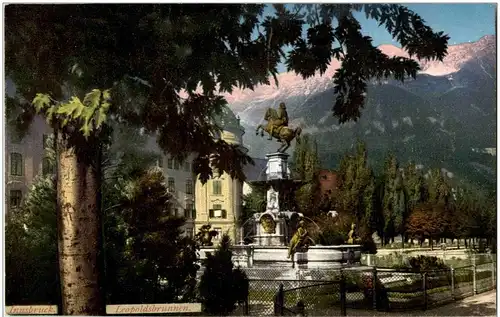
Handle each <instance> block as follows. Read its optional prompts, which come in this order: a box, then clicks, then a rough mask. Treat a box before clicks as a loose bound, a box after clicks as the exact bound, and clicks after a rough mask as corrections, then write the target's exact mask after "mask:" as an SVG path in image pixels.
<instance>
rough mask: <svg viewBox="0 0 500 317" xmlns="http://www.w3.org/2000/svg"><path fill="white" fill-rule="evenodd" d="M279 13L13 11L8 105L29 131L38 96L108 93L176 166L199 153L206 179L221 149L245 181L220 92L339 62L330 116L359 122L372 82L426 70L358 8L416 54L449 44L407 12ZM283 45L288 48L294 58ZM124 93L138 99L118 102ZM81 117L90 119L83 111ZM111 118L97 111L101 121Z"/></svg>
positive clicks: (147, 8)
mask: <svg viewBox="0 0 500 317" xmlns="http://www.w3.org/2000/svg"><path fill="white" fill-rule="evenodd" d="M274 9H275V10H274V11H275V12H274V14H270V15H266V16H264V5H254V4H230V5H210V4H205V5H199V6H193V5H185V4H182V5H160V4H141V5H134V4H127V5H106V6H104V5H100V4H75V5H9V6H8V7H6V23H5V25H6V71H7V76H8V77H9V78H11V79H12V80H13V81H14V83H15V84H16V88H18V96H17V98H15V101H13V102H10V103H9V104H12V105H13V106H15V107H16V108H18V109H17V110H19V111H17V113H18V114H20V116H19V121H18V123H20V125H23V124H24V125H26V124H27V123H29V122H30V119H31V118H32V116H33V110H32V109H31V108H30V106H29V103H30V102H31V100H33V98H35V96H36V94H37V93H42V94H48V95H49V96H50V98H51V99H52V100H57V101H59V102H63V100H66V99H68V100H70V102H69V103H71V104H73V105H75V104H78V102H73V101H76V99H73V98H72V97H78V96H81V95H82V94H84V93H85V92H89V91H94V89H111V91H110V96H111V99H112V100H113V104H114V106H112V107H111V108H109V109H108V110H109V111H110V114H112V115H108V118H110V117H113V118H115V119H117V120H120V121H124V122H127V123H129V124H132V125H139V126H144V127H145V128H146V129H147V131H148V132H151V133H153V134H157V135H158V143H159V145H160V147H161V148H162V149H163V150H166V151H168V152H169V153H172V154H174V155H176V156H179V157H178V158H179V159H182V158H183V157H185V156H186V155H187V154H190V153H198V154H199V155H198V157H197V160H196V165H195V168H196V172H197V173H200V174H201V179H202V180H206V179H207V178H208V177H209V174H210V171H211V169H210V168H209V162H208V156H209V154H214V153H215V154H217V156H218V157H219V159H218V160H216V162H217V164H218V165H219V166H218V167H219V169H220V170H221V171H226V172H228V173H229V174H230V175H231V176H233V177H238V178H241V179H243V178H244V176H243V174H242V173H241V166H242V165H243V164H245V163H246V162H248V157H247V156H246V155H245V154H244V153H243V152H241V151H240V150H239V149H238V148H237V147H235V146H232V145H229V144H227V143H225V142H222V141H216V140H214V139H213V138H212V135H213V133H214V132H216V131H217V130H218V128H219V127H217V126H216V125H214V123H213V122H212V121H211V120H209V118H210V116H212V115H213V114H216V113H217V112H218V111H220V109H221V107H222V106H223V105H224V104H225V100H224V98H222V97H221V96H220V95H219V94H220V93H223V92H231V91H232V90H233V89H234V88H235V87H238V88H251V89H252V88H254V87H256V86H257V85H259V84H269V83H270V82H269V76H274V78H275V79H276V75H277V67H278V64H279V63H280V62H281V60H282V58H284V59H285V62H286V64H287V67H288V69H289V70H293V71H295V72H296V73H298V74H301V75H302V76H303V77H304V78H306V77H309V76H312V75H313V74H314V73H315V72H317V71H319V72H321V73H324V72H325V70H326V68H327V66H328V64H329V63H330V62H331V60H332V59H333V58H337V59H339V60H340V61H341V62H342V64H341V68H340V69H339V70H338V71H337V72H336V74H335V76H334V79H333V80H334V84H335V91H336V93H337V97H336V100H335V106H334V115H336V116H337V117H339V119H340V121H341V122H344V121H348V120H355V119H357V118H358V117H359V116H360V108H361V107H362V106H363V102H364V93H365V91H366V82H367V81H368V80H369V79H370V78H372V77H376V78H381V77H395V78H396V79H398V80H403V79H404V78H405V77H406V76H415V75H416V72H417V71H418V70H419V66H418V64H417V63H416V62H415V61H412V60H411V59H407V58H402V57H393V58H389V57H388V56H386V55H384V54H383V53H382V52H381V51H380V50H379V49H377V48H375V47H374V46H373V45H372V43H371V38H370V37H368V36H363V35H362V33H361V28H360V25H359V23H358V21H356V19H355V18H354V16H353V13H354V12H359V11H364V12H365V13H366V16H367V17H368V18H370V19H374V20H376V21H378V22H379V23H380V24H381V25H384V26H385V27H386V29H387V30H388V31H389V33H391V35H392V36H393V37H394V39H396V40H397V41H398V42H400V43H401V45H402V47H403V49H406V50H407V51H408V52H409V54H410V55H411V56H415V57H417V58H421V59H439V60H442V58H443V57H444V56H445V55H446V52H447V40H448V37H447V36H446V35H443V33H442V32H439V33H435V32H433V31H432V30H431V29H430V28H429V27H428V26H426V25H425V22H424V21H423V20H422V19H421V17H419V16H418V15H417V14H415V13H414V12H412V11H411V10H408V9H407V8H406V7H404V6H401V5H395V4H391V5H378V4H377V5H373V4H372V5H352V4H342V5H330V4H321V5H312V6H310V7H309V10H305V7H301V6H299V7H295V8H293V9H292V8H289V7H287V6H285V5H283V4H276V5H274ZM335 23H336V26H335V27H334V24H335ZM83 28H84V29H85V30H87V31H86V32H81V30H82V29H83ZM305 28H307V29H306V32H305V33H303V30H304V29H305ZM255 32H257V36H256V37H254V36H253V34H254V33H255ZM303 34H305V36H303ZM285 46H290V47H291V51H290V53H289V54H288V55H286V54H285V53H284V52H283V49H284V47H285ZM198 87H200V89H201V91H202V93H199V92H198V91H197V88H198ZM123 89H125V90H126V91H127V94H128V95H129V96H130V94H132V95H134V96H136V97H137V98H134V99H133V102H130V100H127V99H125V100H122V97H123V96H122V94H120V93H119V91H120V90H123ZM182 92H185V94H183V93H182ZM45 99H47V98H45ZM11 112H12V111H11ZM14 112H16V111H14ZM94 116H95V114H94V115H93V116H92V117H94ZM80 117H81V118H84V117H85V118H90V117H89V116H85V115H84V114H83V112H82V114H81V116H80ZM103 117H104V116H101V115H100V114H99V115H97V119H96V120H97V123H98V122H100V120H101V119H100V118H103ZM85 120H87V119H84V121H85ZM83 133H85V134H87V133H88V125H87V124H85V125H83ZM176 159H177V157H176Z"/></svg>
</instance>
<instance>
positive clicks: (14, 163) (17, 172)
mask: <svg viewBox="0 0 500 317" xmlns="http://www.w3.org/2000/svg"><path fill="white" fill-rule="evenodd" d="M10 175H13V176H23V156H22V155H21V154H20V153H10Z"/></svg>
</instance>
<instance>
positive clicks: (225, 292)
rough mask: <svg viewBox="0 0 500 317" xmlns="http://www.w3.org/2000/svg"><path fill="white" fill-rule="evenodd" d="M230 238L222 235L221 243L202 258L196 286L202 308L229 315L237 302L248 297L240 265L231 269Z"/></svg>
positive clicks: (213, 312)
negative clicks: (202, 261) (200, 271)
mask: <svg viewBox="0 0 500 317" xmlns="http://www.w3.org/2000/svg"><path fill="white" fill-rule="evenodd" d="M231 257H232V252H231V250H230V239H229V237H228V236H227V235H223V236H222V240H221V243H220V246H219V247H218V248H217V250H216V251H215V253H214V254H213V255H207V259H206V260H205V261H204V264H205V272H204V273H203V275H202V276H201V280H200V284H199V286H198V290H199V296H200V301H201V303H202V304H203V307H204V311H205V312H206V313H208V314H211V315H228V314H230V313H231V312H232V311H233V310H234V309H235V308H236V303H242V302H243V301H245V300H246V299H247V297H248V289H249V282H248V278H247V276H246V274H245V273H244V272H243V271H241V270H240V269H239V268H237V269H233V262H232V260H231Z"/></svg>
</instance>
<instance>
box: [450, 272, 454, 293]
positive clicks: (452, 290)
mask: <svg viewBox="0 0 500 317" xmlns="http://www.w3.org/2000/svg"><path fill="white" fill-rule="evenodd" d="M450 275H451V297H453V298H454V297H455V269H454V268H453V266H452V267H450Z"/></svg>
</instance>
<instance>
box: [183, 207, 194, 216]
mask: <svg viewBox="0 0 500 317" xmlns="http://www.w3.org/2000/svg"><path fill="white" fill-rule="evenodd" d="M192 217H193V204H186V209H185V210H184V218H186V219H189V218H192Z"/></svg>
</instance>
